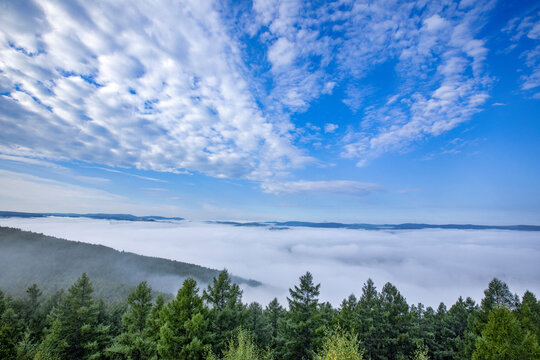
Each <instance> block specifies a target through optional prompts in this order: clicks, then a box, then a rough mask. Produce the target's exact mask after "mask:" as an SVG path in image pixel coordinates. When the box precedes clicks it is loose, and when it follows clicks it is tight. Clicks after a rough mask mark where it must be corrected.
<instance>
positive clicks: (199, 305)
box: [158, 278, 209, 360]
mask: <svg viewBox="0 0 540 360" xmlns="http://www.w3.org/2000/svg"><path fill="white" fill-rule="evenodd" d="M198 291H199V289H198V288H197V282H196V281H195V280H194V279H191V278H188V279H186V280H185V281H184V284H183V286H182V288H181V289H180V290H178V294H177V295H176V298H175V299H174V300H173V301H171V302H170V303H169V304H167V305H166V306H165V307H164V308H163V310H162V316H161V321H162V326H161V328H160V332H159V342H158V353H159V355H160V357H161V358H162V359H166V360H173V359H186V360H196V359H203V358H204V356H205V354H206V353H207V352H208V350H209V349H208V346H207V328H208V320H207V317H206V313H207V310H206V309H205V307H204V305H203V302H202V299H201V297H200V296H199V294H198Z"/></svg>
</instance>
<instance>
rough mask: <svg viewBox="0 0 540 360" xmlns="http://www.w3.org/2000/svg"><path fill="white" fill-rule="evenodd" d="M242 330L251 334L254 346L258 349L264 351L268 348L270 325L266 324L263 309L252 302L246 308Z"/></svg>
mask: <svg viewBox="0 0 540 360" xmlns="http://www.w3.org/2000/svg"><path fill="white" fill-rule="evenodd" d="M244 329H245V330H247V331H249V332H250V333H251V335H252V339H253V341H254V343H255V345H257V346H258V347H259V348H261V349H265V348H267V347H269V346H270V341H271V334H270V331H271V329H270V324H268V320H267V318H266V316H264V311H263V308H262V306H261V305H260V304H259V303H257V302H252V303H251V304H249V306H248V307H247V309H246V315H245V319H244Z"/></svg>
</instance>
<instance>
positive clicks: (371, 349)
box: [356, 279, 382, 359]
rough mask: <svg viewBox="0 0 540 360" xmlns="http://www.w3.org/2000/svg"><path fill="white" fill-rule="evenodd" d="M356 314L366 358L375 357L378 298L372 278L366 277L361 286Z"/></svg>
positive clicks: (377, 332)
mask: <svg viewBox="0 0 540 360" xmlns="http://www.w3.org/2000/svg"><path fill="white" fill-rule="evenodd" d="M356 311H357V314H358V324H357V330H356V331H357V332H358V335H359V337H360V339H361V340H362V343H363V345H364V349H365V354H366V357H367V358H368V359H376V358H377V354H378V348H377V335H378V334H379V333H380V332H381V331H380V327H381V325H382V324H381V323H380V321H379V318H380V316H381V308H380V299H379V293H378V292H377V288H376V287H375V284H374V283H373V280H371V279H368V280H367V281H366V283H365V284H364V285H363V286H362V295H361V296H360V299H359V300H358V304H357V305H356Z"/></svg>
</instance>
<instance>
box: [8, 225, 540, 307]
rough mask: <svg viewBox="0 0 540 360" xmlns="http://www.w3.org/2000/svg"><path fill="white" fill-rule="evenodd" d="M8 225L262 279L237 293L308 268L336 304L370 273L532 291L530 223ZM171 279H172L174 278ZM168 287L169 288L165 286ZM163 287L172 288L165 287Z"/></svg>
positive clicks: (292, 280) (431, 285)
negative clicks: (505, 226)
mask: <svg viewBox="0 0 540 360" xmlns="http://www.w3.org/2000/svg"><path fill="white" fill-rule="evenodd" d="M0 225H2V226H16V227H20V228H23V229H26V230H32V231H39V232H43V233H45V234H48V235H53V236H58V237H63V238H67V239H71V240H78V241H83V242H88V243H94V244H102V245H106V246H110V247H113V248H115V249H118V250H124V251H131V252H135V253H138V254H143V255H149V256H157V257H164V258H169V259H174V260H179V261H186V262H190V263H195V264H200V265H204V266H208V267H212V268H216V269H221V268H227V269H229V271H230V272H232V273H233V274H235V275H239V276H242V277H246V278H253V279H257V280H259V281H262V282H264V283H265V284H266V286H264V287H262V288H255V289H251V288H244V291H245V293H244V301H254V300H256V301H259V302H262V303H263V304H264V303H267V302H269V301H270V300H271V299H272V298H273V297H274V296H277V297H278V299H279V300H280V302H281V303H282V304H286V296H287V295H288V292H287V289H288V288H290V287H292V286H294V285H296V284H297V283H298V277H299V276H300V275H302V274H304V273H305V272H306V271H311V272H312V273H313V275H314V278H315V281H316V282H320V283H321V299H322V300H323V301H330V302H332V304H333V305H334V306H338V305H339V303H340V302H341V300H343V299H344V298H345V297H347V296H348V295H350V294H351V293H355V294H356V295H359V294H361V289H362V285H363V283H364V282H365V281H366V280H367V279H368V278H370V277H371V278H372V279H373V280H374V281H375V284H376V285H377V287H378V288H379V289H381V288H382V286H383V285H384V283H386V282H387V281H390V282H392V283H393V284H394V285H396V286H397V287H398V289H399V290H400V291H401V292H402V293H403V294H404V296H405V297H406V298H407V301H408V302H409V303H410V304H412V303H417V302H419V301H421V302H423V303H424V304H427V305H431V306H437V305H438V304H439V302H440V301H444V302H445V303H446V304H452V303H454V302H455V301H456V300H457V298H458V296H472V297H473V298H474V299H476V300H477V301H479V300H480V299H481V298H482V296H483V290H484V289H485V288H486V287H487V284H488V282H489V281H490V280H491V279H492V278H493V277H499V278H500V279H502V280H504V281H506V282H508V284H509V286H510V288H511V290H512V291H514V292H517V293H518V294H522V293H523V292H524V291H525V290H526V289H529V290H530V291H533V292H535V293H536V294H538V293H539V292H540V281H539V279H538V276H536V275H537V274H538V272H539V271H540V267H539V266H540V265H539V264H538V257H539V256H540V247H539V245H538V239H539V238H538V237H539V235H538V233H537V232H513V231H494V230H485V231H484V230H412V231H364V230H346V229H312V228H293V229H289V230H281V231H270V230H267V229H265V228H249V227H233V226H226V225H215V224H204V223H196V222H183V223H133V222H129V223H128V222H110V221H98V220H88V219H58V218H56V219H54V218H48V219H47V218H45V219H0ZM178 286H180V284H178ZM174 290H176V289H174ZM174 290H173V289H171V291H174Z"/></svg>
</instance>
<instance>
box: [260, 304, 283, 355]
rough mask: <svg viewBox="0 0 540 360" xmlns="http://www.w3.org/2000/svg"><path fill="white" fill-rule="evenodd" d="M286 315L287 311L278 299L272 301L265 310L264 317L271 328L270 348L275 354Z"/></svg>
mask: <svg viewBox="0 0 540 360" xmlns="http://www.w3.org/2000/svg"><path fill="white" fill-rule="evenodd" d="M284 313H285V309H283V307H282V306H281V305H280V304H279V302H278V299H277V298H274V299H273V300H272V301H270V303H269V304H268V306H267V307H266V309H265V310H264V316H265V318H266V321H267V323H268V326H269V346H270V349H271V350H272V351H273V352H275V351H276V350H277V347H278V330H279V324H280V322H281V321H282V318H283V316H284Z"/></svg>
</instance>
